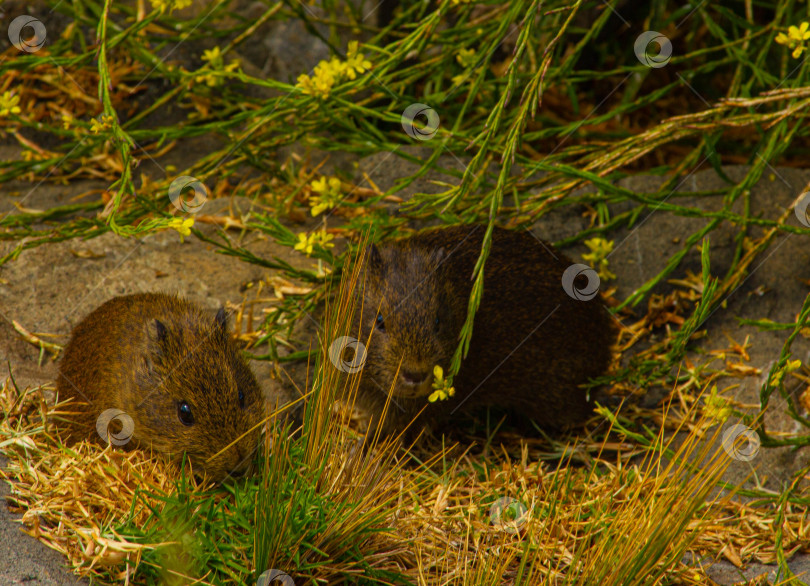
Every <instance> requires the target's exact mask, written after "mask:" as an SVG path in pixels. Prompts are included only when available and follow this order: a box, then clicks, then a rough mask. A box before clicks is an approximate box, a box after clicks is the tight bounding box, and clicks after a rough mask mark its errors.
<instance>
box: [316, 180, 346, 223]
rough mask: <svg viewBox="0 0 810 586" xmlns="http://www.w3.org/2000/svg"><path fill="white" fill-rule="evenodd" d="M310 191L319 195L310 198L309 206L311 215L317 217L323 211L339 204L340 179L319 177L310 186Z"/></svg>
mask: <svg viewBox="0 0 810 586" xmlns="http://www.w3.org/2000/svg"><path fill="white" fill-rule="evenodd" d="M310 187H311V188H312V191H315V192H317V193H319V194H320V195H314V196H310V198H309V205H310V207H311V208H312V210H311V211H312V215H313V216H317V215H318V214H320V213H321V212H323V211H324V210H328V209H332V208H333V207H335V206H337V204H338V203H339V202H340V179H338V178H337V177H330V178H329V179H327V178H326V177H321V178H320V179H316V180H315V181H313V182H312V184H311V185H310Z"/></svg>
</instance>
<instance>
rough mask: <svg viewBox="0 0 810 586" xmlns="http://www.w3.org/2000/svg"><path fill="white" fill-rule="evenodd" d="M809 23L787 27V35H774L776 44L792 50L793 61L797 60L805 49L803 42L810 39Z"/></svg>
mask: <svg viewBox="0 0 810 586" xmlns="http://www.w3.org/2000/svg"><path fill="white" fill-rule="evenodd" d="M808 29H810V22H803V23H801V24H800V25H799V26H797V27H796V26H790V27H788V34H785V33H779V34H778V35H776V42H777V43H779V44H780V45H787V46H788V47H789V48H791V49H793V53H791V55H793V58H794V59H798V58H799V56H800V55H801V54H802V52H803V51H804V50H805V49H806V48H807V47H806V46H805V45H804V42H805V41H806V40H807V39H810V30H808Z"/></svg>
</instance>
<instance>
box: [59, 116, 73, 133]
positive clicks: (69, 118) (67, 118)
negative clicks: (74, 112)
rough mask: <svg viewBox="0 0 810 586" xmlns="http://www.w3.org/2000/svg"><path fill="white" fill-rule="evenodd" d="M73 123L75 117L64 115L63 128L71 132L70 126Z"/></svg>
mask: <svg viewBox="0 0 810 586" xmlns="http://www.w3.org/2000/svg"><path fill="white" fill-rule="evenodd" d="M72 123H73V116H71V115H70V114H62V128H64V129H65V130H70V125H71V124H72Z"/></svg>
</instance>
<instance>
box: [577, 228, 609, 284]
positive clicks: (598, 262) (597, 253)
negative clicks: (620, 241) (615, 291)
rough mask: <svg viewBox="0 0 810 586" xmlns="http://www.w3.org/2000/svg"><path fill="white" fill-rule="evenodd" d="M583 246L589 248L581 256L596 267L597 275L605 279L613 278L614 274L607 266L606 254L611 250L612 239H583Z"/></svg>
mask: <svg viewBox="0 0 810 586" xmlns="http://www.w3.org/2000/svg"><path fill="white" fill-rule="evenodd" d="M585 246H587V247H588V248H590V249H591V251H590V252H589V253H588V254H583V255H582V258H584V259H585V260H586V261H588V262H589V263H591V266H592V267H594V268H596V272H597V273H599V277H600V278H602V279H604V280H605V281H607V280H608V279H615V278H616V275H614V274H613V273H611V272H610V271H609V270H608V268H607V264H608V261H607V255H608V254H610V252H611V251H612V250H613V240H611V241H609V242H608V241H607V240H605V239H604V238H591V239H590V240H586V241H585Z"/></svg>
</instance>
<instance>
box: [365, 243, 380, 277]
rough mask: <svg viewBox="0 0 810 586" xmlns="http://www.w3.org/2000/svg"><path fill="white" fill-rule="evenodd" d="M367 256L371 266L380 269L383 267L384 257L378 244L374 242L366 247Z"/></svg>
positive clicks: (376, 269)
mask: <svg viewBox="0 0 810 586" xmlns="http://www.w3.org/2000/svg"><path fill="white" fill-rule="evenodd" d="M366 258H367V259H368V266H369V268H371V269H373V270H375V271H379V270H382V268H383V259H382V255H381V254H380V249H379V248H377V245H376V244H372V245H371V246H369V247H368V248H367V249H366Z"/></svg>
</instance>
